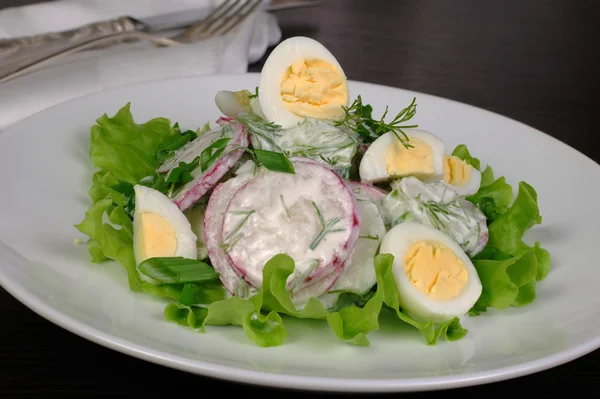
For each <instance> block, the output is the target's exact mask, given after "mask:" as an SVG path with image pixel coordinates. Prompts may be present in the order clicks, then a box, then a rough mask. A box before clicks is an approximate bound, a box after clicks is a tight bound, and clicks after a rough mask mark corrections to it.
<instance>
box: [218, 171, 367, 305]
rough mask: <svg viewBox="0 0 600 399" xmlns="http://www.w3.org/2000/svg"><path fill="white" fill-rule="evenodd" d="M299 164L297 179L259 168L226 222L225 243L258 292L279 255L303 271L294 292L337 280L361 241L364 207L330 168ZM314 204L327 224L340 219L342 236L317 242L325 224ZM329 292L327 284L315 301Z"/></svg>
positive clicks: (293, 285) (291, 282) (328, 236)
mask: <svg viewBox="0 0 600 399" xmlns="http://www.w3.org/2000/svg"><path fill="white" fill-rule="evenodd" d="M293 165H294V169H295V173H294V174H290V173H280V172H272V171H269V170H267V169H265V168H259V170H258V171H257V174H256V176H255V177H254V179H252V180H251V181H249V182H248V183H246V185H245V186H244V187H243V188H241V189H240V190H239V191H238V192H237V193H236V194H235V196H234V197H233V198H232V200H231V202H230V203H229V205H228V207H227V211H226V214H225V217H224V219H223V229H222V232H221V234H222V237H221V239H222V240H223V242H224V243H226V244H228V245H229V247H228V249H227V254H228V255H229V259H230V261H231V263H232V264H233V266H234V267H236V268H237V269H238V271H239V272H240V273H241V274H242V275H244V278H245V279H246V281H248V282H249V283H250V284H251V285H252V286H254V287H257V288H259V287H261V286H262V269H263V267H264V264H265V263H266V262H267V261H268V260H269V259H270V258H272V257H273V256H275V255H276V254H279V253H286V254H288V255H289V256H290V257H291V258H292V259H294V261H295V262H296V268H297V271H296V272H295V273H294V274H292V276H290V280H288V288H290V289H291V288H293V290H294V292H299V291H300V290H302V289H303V288H306V287H309V286H311V285H313V284H316V283H318V282H320V281H321V279H323V278H325V277H330V278H331V279H332V280H335V278H337V276H339V274H340V273H341V272H342V270H343V264H344V261H345V260H346V258H347V257H348V255H349V254H350V253H351V252H352V250H353V249H354V246H355V245H356V241H357V239H358V233H359V227H358V226H359V223H360V216H359V214H358V204H357V201H356V198H355V196H354V194H353V193H352V191H351V190H350V188H349V187H348V185H347V184H346V183H345V182H344V181H343V180H342V179H341V178H340V177H339V175H337V174H336V173H335V172H333V171H332V170H331V169H329V168H327V167H326V166H323V165H320V164H315V163H312V162H300V161H297V160H296V161H294V162H293ZM313 202H314V203H315V204H316V205H317V208H319V211H320V212H321V214H322V216H323V218H324V220H325V221H326V222H330V221H333V220H335V218H338V222H337V223H336V224H335V226H334V227H332V228H331V230H338V229H339V230H340V231H335V232H333V231H332V232H329V233H328V234H325V236H324V237H323V238H322V239H321V240H318V239H316V238H317V237H318V236H319V233H320V232H321V230H322V224H321V222H320V219H319V216H318V214H317V211H316V209H315V207H314V205H313ZM317 243H318V245H315V246H314V247H313V248H312V249H311V244H317ZM311 264H312V265H313V267H311ZM298 278H300V281H297V279H298ZM327 288H329V287H328V286H327V284H323V285H322V288H321V289H319V290H316V291H322V292H315V293H314V294H313V296H318V295H320V294H322V293H323V292H325V291H326V289H327Z"/></svg>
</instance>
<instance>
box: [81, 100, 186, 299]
mask: <svg viewBox="0 0 600 399" xmlns="http://www.w3.org/2000/svg"><path fill="white" fill-rule="evenodd" d="M174 134H177V131H176V130H175V129H173V127H172V126H171V122H170V121H169V120H168V119H165V118H155V119H151V120H149V121H147V122H145V123H142V124H137V123H135V121H134V120H133V116H132V114H131V110H130V104H127V105H125V106H124V107H122V108H121V109H120V110H119V111H118V112H117V113H116V114H115V116H113V117H108V116H107V115H106V114H105V115H103V116H102V117H100V118H98V119H97V120H96V124H95V125H94V126H92V128H91V132H90V158H91V159H92V162H93V164H94V167H95V168H96V172H95V173H94V175H93V177H92V186H91V188H90V190H89V196H90V198H91V200H92V204H91V207H90V208H89V209H88V210H87V211H86V213H85V217H84V219H83V221H82V222H81V223H79V224H77V225H76V226H75V227H76V228H77V229H78V230H79V231H80V232H82V233H83V234H86V235H87V236H88V237H89V239H88V242H87V248H88V252H89V254H90V257H91V260H92V262H94V263H100V262H103V261H106V260H116V261H118V262H119V263H120V264H121V265H123V267H124V268H125V270H126V271H127V275H128V280H129V287H130V288H131V290H133V291H145V292H147V293H150V294H153V295H157V296H165V297H170V298H174V299H179V298H180V294H181V290H182V289H183V284H175V285H162V286H155V285H152V284H150V283H147V282H145V281H142V280H141V279H140V277H139V275H138V273H137V270H136V263H135V257H134V253H133V224H132V221H131V218H130V216H129V212H130V209H129V207H130V205H131V204H130V203H129V200H128V199H127V198H125V197H124V195H123V194H122V192H121V191H123V190H122V189H119V186H121V187H123V183H124V182H125V183H129V184H132V185H134V184H137V183H138V182H140V181H141V180H142V179H144V178H148V177H156V169H157V167H158V161H157V159H156V153H157V149H158V147H159V145H160V143H161V142H162V141H163V140H165V139H166V138H168V137H170V136H172V135H174Z"/></svg>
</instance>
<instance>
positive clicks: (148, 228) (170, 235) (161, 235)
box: [138, 212, 177, 262]
mask: <svg viewBox="0 0 600 399" xmlns="http://www.w3.org/2000/svg"><path fill="white" fill-rule="evenodd" d="M140 232H141V234H140V237H141V240H140V242H139V244H138V245H139V254H140V258H141V259H140V262H142V261H144V260H146V259H148V258H155V257H168V256H173V255H175V251H176V250H177V237H176V234H175V229H173V226H171V223H169V222H168V221H167V219H165V218H163V217H162V216H160V215H157V214H156V213H150V212H145V213H142V215H141V217H140Z"/></svg>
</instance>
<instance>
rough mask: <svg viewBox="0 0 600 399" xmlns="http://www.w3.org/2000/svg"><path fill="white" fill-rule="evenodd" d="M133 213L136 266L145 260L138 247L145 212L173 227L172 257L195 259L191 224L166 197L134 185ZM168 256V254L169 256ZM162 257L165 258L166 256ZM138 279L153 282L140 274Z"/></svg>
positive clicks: (142, 236) (194, 242) (142, 233)
mask: <svg viewBox="0 0 600 399" xmlns="http://www.w3.org/2000/svg"><path fill="white" fill-rule="evenodd" d="M134 192H135V211H134V214H133V252H134V256H135V262H136V265H139V264H140V263H141V262H143V261H144V260H145V259H143V258H142V256H141V254H140V250H139V249H140V246H141V244H142V242H143V240H144V238H145V237H144V232H143V231H142V230H141V226H140V217H141V215H142V214H143V213H145V212H150V213H154V214H156V215H158V216H161V217H163V218H165V219H166V220H167V221H168V222H169V223H170V224H171V226H172V227H173V229H174V230H175V234H176V243H177V249H176V251H175V254H174V255H172V256H181V257H184V258H188V259H197V257H198V252H197V249H196V240H197V236H196V234H194V232H193V231H192V227H191V224H190V222H189V220H188V219H187V218H186V216H185V215H184V214H183V212H181V210H180V209H179V207H178V206H177V205H176V204H175V203H174V202H172V201H171V200H170V199H169V198H168V197H167V196H166V195H164V194H163V193H161V192H160V191H157V190H154V189H152V188H150V187H146V186H142V185H139V184H138V185H135V186H134ZM169 255H170V254H169ZM164 256H167V255H166V254H165V255H164ZM140 277H141V278H142V279H143V280H145V281H148V282H151V283H154V282H155V281H154V280H153V279H151V278H149V277H147V276H145V275H143V274H141V273H140Z"/></svg>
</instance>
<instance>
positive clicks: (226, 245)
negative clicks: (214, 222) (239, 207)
mask: <svg viewBox="0 0 600 399" xmlns="http://www.w3.org/2000/svg"><path fill="white" fill-rule="evenodd" d="M255 212H256V210H255V209H253V210H251V211H229V212H228V213H233V214H239V215H245V216H244V217H243V218H242V220H240V221H239V223H238V224H237V226H235V229H233V230H232V231H231V232H230V233H229V234H227V236H226V237H225V239H224V240H223V244H221V248H223V249H224V250H225V251H227V250H229V249H231V247H232V246H233V245H234V244H235V243H236V242H238V240H239V239H240V238H241V235H239V234H237V233H238V232H239V231H240V230H241V229H242V227H244V225H245V224H246V223H247V222H248V219H249V218H250V216H252V214H253V213H255Z"/></svg>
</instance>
